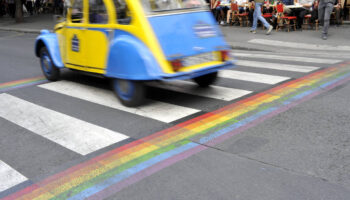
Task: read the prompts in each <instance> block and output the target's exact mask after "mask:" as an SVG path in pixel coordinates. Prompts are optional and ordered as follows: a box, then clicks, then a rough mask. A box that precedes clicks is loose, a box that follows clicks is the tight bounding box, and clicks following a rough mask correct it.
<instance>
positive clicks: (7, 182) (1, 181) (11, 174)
mask: <svg viewBox="0 0 350 200" xmlns="http://www.w3.org/2000/svg"><path fill="white" fill-rule="evenodd" d="M26 180H28V179H27V178H26V177H25V176H23V175H22V174H20V173H19V172H17V171H16V170H15V169H13V168H12V167H10V166H9V165H8V164H6V163H4V162H3V161H1V160H0V192H3V191H5V190H7V189H9V188H11V187H13V186H15V185H18V184H20V183H23V182H24V181H26Z"/></svg>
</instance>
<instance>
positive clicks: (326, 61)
mask: <svg viewBox="0 0 350 200" xmlns="http://www.w3.org/2000/svg"><path fill="white" fill-rule="evenodd" d="M233 55H234V56H237V57H242V58H244V59H246V58H263V59H273V60H284V61H293V62H309V63H320V64H335V63H340V62H342V60H336V59H324V58H308V57H297V56H285V55H272V54H258V53H257V54H251V53H234V54H233Z"/></svg>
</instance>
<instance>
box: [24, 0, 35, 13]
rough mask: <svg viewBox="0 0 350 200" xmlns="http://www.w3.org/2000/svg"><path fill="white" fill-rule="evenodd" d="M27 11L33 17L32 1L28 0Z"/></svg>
mask: <svg viewBox="0 0 350 200" xmlns="http://www.w3.org/2000/svg"><path fill="white" fill-rule="evenodd" d="M26 9H27V11H28V12H29V13H30V15H33V1H32V0H27V2H26Z"/></svg>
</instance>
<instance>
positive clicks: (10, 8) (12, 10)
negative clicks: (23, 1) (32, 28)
mask: <svg viewBox="0 0 350 200" xmlns="http://www.w3.org/2000/svg"><path fill="white" fill-rule="evenodd" d="M7 5H8V12H9V13H8V14H9V15H10V16H11V17H12V18H15V14H16V6H15V0H7Z"/></svg>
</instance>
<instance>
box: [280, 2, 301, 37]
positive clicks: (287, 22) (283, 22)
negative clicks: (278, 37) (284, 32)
mask: <svg viewBox="0 0 350 200" xmlns="http://www.w3.org/2000/svg"><path fill="white" fill-rule="evenodd" d="M276 7H277V26H276V31H278V30H279V29H280V28H282V27H287V29H288V32H289V31H290V27H291V26H293V28H294V31H296V30H297V28H296V23H297V17H296V16H287V15H285V14H284V13H283V4H277V6H276ZM291 22H293V24H291Z"/></svg>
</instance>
